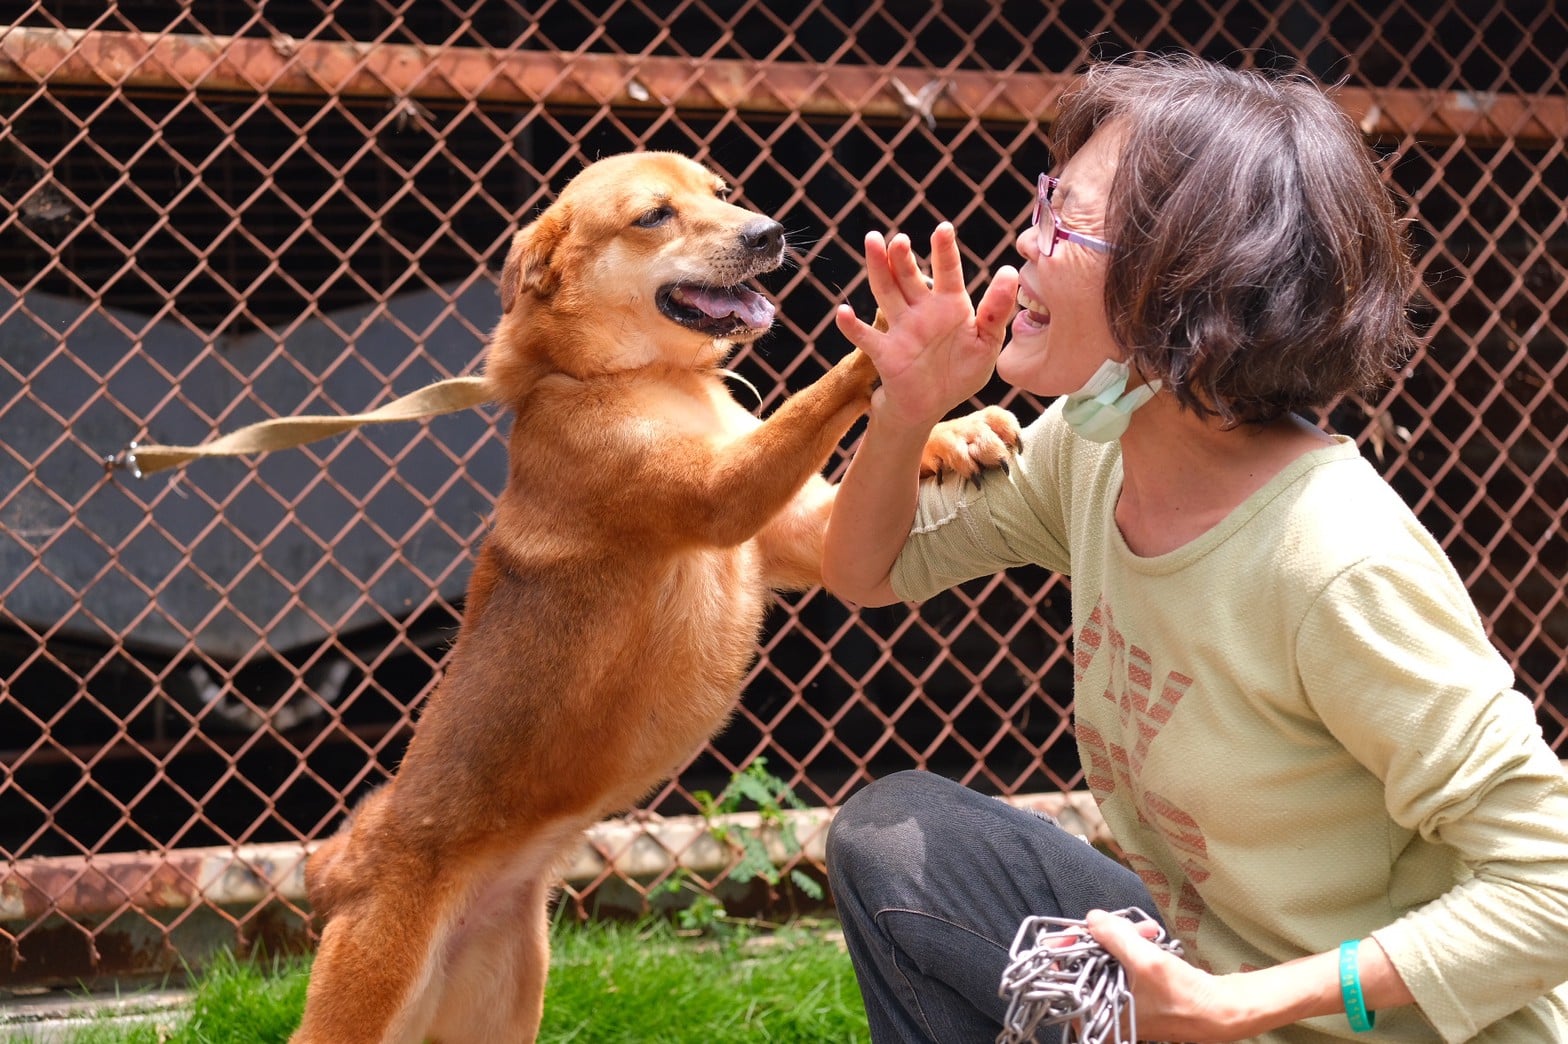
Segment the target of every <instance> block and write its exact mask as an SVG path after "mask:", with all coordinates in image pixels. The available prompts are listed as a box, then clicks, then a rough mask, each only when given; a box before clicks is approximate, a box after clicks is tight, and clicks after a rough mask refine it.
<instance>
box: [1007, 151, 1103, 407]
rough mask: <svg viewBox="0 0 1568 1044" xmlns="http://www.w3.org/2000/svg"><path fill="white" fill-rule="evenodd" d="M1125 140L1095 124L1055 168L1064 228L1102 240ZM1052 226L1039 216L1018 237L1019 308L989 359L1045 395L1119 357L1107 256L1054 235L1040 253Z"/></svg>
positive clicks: (1070, 388) (1077, 383)
mask: <svg viewBox="0 0 1568 1044" xmlns="http://www.w3.org/2000/svg"><path fill="white" fill-rule="evenodd" d="M1124 140H1125V135H1124V133H1123V132H1122V130H1121V129H1120V128H1119V127H1117V126H1116V125H1114V124H1112V125H1109V126H1106V127H1102V128H1100V129H1099V130H1098V131H1096V132H1095V133H1094V135H1093V136H1092V137H1090V139H1089V140H1088V141H1087V142H1085V143H1084V146H1083V148H1081V149H1079V150H1078V152H1077V154H1076V155H1074V156H1073V158H1072V159H1071V160H1070V161H1068V163H1067V166H1065V167H1064V168H1062V173H1061V178H1060V181H1059V183H1058V184H1057V186H1056V191H1055V192H1054V193H1053V194H1052V196H1051V206H1052V208H1053V209H1054V210H1055V211H1056V217H1057V220H1059V221H1060V222H1061V224H1062V227H1063V228H1066V229H1069V230H1071V231H1073V232H1079V233H1083V234H1085V235H1089V236H1093V237H1095V238H1097V239H1104V238H1105V204H1106V199H1107V197H1108V195H1109V193H1110V189H1111V175H1112V174H1113V173H1115V170H1116V161H1117V158H1118V157H1119V156H1120V155H1121V149H1122V144H1123V142H1124ZM1051 231H1052V230H1051V223H1050V218H1049V216H1048V215H1046V216H1042V217H1041V219H1040V224H1039V226H1038V227H1031V228H1028V229H1025V230H1024V232H1023V234H1022V235H1020V236H1019V237H1018V252H1019V253H1020V254H1022V255H1023V258H1024V266H1023V269H1022V271H1021V272H1020V273H1019V282H1018V304H1019V308H1020V311H1019V313H1018V315H1017V317H1016V318H1015V319H1014V320H1013V327H1012V337H1011V338H1010V339H1009V340H1008V342H1007V345H1006V346H1005V347H1004V348H1003V349H1002V354H1001V355H1000V356H999V357H998V358H997V360H996V372H997V373H998V374H999V375H1000V376H1001V377H1002V379H1003V380H1005V381H1007V382H1008V383H1009V384H1012V385H1014V386H1015V387H1018V388H1022V389H1024V390H1025V391H1030V392H1034V393H1036V394H1038V395H1044V396H1057V395H1066V394H1068V393H1070V392H1075V391H1077V390H1078V389H1079V388H1081V387H1083V386H1084V384H1085V383H1087V382H1088V380H1089V378H1090V377H1092V376H1094V371H1095V370H1097V369H1099V367H1100V364H1101V363H1102V362H1104V361H1105V360H1106V359H1115V358H1120V357H1121V352H1120V351H1119V350H1118V348H1117V346H1116V341H1115V339H1114V338H1113V337H1112V336H1111V327H1110V321H1109V319H1108V318H1107V317H1106V314H1105V266H1106V262H1107V260H1108V257H1107V255H1106V254H1104V253H1101V252H1100V251H1097V250H1094V249H1092V248H1090V247H1086V246H1083V245H1082V244H1079V243H1073V242H1069V241H1067V240H1065V239H1059V240H1058V241H1057V243H1056V248H1055V250H1054V251H1053V253H1052V254H1051V256H1049V257H1046V256H1044V255H1043V254H1042V249H1043V248H1044V247H1045V246H1046V245H1047V242H1048V241H1047V239H1046V237H1047V236H1049V235H1050V234H1051Z"/></svg>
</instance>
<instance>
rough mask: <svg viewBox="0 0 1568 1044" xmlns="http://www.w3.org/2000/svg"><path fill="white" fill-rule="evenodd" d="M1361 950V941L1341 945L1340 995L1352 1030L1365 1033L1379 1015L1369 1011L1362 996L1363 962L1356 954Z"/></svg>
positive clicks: (1351, 941) (1350, 941)
mask: <svg viewBox="0 0 1568 1044" xmlns="http://www.w3.org/2000/svg"><path fill="white" fill-rule="evenodd" d="M1360 948H1361V940H1359V939H1351V940H1349V941H1347V942H1342V943H1340V944H1339V995H1340V996H1341V997H1343V998H1344V1001H1345V1018H1347V1019H1349V1020H1350V1028H1351V1029H1353V1030H1355V1031H1356V1032H1357V1033H1365V1032H1366V1031H1367V1030H1369V1029H1371V1028H1372V1024H1373V1023H1374V1022H1376V1021H1377V1013H1376V1012H1372V1011H1368V1010H1367V1002H1366V998H1365V997H1363V996H1362V995H1361V961H1360V958H1359V957H1358V956H1357V954H1356V951H1357V950H1359V949H1360Z"/></svg>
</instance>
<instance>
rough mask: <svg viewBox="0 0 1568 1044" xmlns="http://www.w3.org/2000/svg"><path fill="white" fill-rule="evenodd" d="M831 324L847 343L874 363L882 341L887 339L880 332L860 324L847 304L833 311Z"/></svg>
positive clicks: (858, 318) (870, 326)
mask: <svg viewBox="0 0 1568 1044" xmlns="http://www.w3.org/2000/svg"><path fill="white" fill-rule="evenodd" d="M833 322H834V324H835V325H836V326H837V327H838V330H839V333H841V334H843V335H844V336H845V337H847V338H848V339H849V343H850V344H852V345H854V346H855V347H856V348H859V349H860V350H861V351H863V352H865V353H866V354H867V355H869V356H871V361H872V362H876V361H877V357H878V356H879V355H880V354H881V349H882V341H883V339H884V338H886V337H887V335H886V334H885V333H883V332H882V331H881V330H878V329H876V328H875V327H873V326H872V325H871V324H870V323H866V322H862V321H861V319H860V317H859V316H857V315H856V314H855V310H854V309H853V308H851V307H850V306H849V305H847V304H841V305H839V306H838V307H837V308H836V309H834V310H833Z"/></svg>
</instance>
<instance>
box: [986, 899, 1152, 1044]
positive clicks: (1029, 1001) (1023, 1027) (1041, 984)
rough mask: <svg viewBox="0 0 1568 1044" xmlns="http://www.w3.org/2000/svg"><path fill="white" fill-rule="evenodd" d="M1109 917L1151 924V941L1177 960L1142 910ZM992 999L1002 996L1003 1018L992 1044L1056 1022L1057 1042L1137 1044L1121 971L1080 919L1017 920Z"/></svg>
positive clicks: (1014, 1041)
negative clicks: (1060, 1029) (1061, 1032)
mask: <svg viewBox="0 0 1568 1044" xmlns="http://www.w3.org/2000/svg"><path fill="white" fill-rule="evenodd" d="M1114 912H1115V913H1116V914H1117V915H1119V916H1121V917H1125V918H1127V919H1128V920H1129V921H1133V922H1135V923H1136V922H1144V921H1146V922H1148V923H1150V924H1153V925H1154V927H1155V929H1156V934H1155V936H1154V939H1153V941H1154V942H1155V943H1157V944H1159V945H1160V946H1163V947H1164V948H1165V949H1166V950H1168V951H1170V952H1171V953H1173V954H1176V955H1177V956H1178V957H1179V956H1181V952H1182V950H1181V943H1180V942H1179V941H1177V940H1176V939H1173V938H1170V937H1169V936H1168V935H1167V934H1166V932H1165V929H1164V927H1162V926H1161V925H1160V923H1159V922H1158V921H1156V920H1155V919H1154V918H1153V917H1151V916H1149V914H1148V913H1146V912H1145V911H1143V910H1140V909H1138V908H1137V907H1135V906H1134V907H1128V908H1127V909H1125V910H1116V911H1114ZM997 995H998V996H1001V997H1005V998H1007V1014H1006V1015H1005V1016H1004V1018H1003V1021H1002V1032H1001V1033H1000V1034H999V1035H998V1036H997V1038H996V1044H1026V1042H1028V1041H1032V1040H1034V1039H1035V1032H1036V1031H1037V1030H1039V1029H1040V1027H1042V1026H1060V1025H1064V1024H1065V1025H1066V1026H1067V1033H1066V1035H1065V1037H1064V1040H1063V1044H1132V1042H1134V1041H1136V1040H1137V1039H1138V1010H1137V1005H1136V1004H1135V1003H1134V1001H1133V996H1132V990H1131V989H1130V988H1129V987H1128V983H1127V973H1126V971H1125V970H1124V969H1123V968H1122V965H1121V962H1120V961H1118V960H1117V959H1116V958H1114V957H1112V956H1111V955H1110V954H1109V953H1107V952H1106V951H1105V948H1104V947H1102V946H1101V945H1100V944H1099V943H1098V942H1096V941H1095V939H1094V937H1093V936H1092V935H1090V934H1089V932H1088V929H1087V928H1086V927H1085V924H1084V922H1083V921H1081V920H1074V919H1072V918H1069V917H1026V918H1024V921H1023V923H1022V924H1020V925H1019V926H1018V934H1017V935H1015V936H1014V937H1013V945H1012V948H1011V949H1010V950H1009V951H1008V964H1007V969H1006V970H1005V971H1003V972H1002V984H1001V986H1000V988H999V989H998V990H997ZM1123 1015H1125V1016H1126V1026H1125V1027H1124V1026H1123ZM1124 1029H1125V1033H1124Z"/></svg>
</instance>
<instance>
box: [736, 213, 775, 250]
mask: <svg viewBox="0 0 1568 1044" xmlns="http://www.w3.org/2000/svg"><path fill="white" fill-rule="evenodd" d="M740 241H741V243H742V245H744V246H745V248H746V249H747V250H750V251H751V252H752V253H754V254H776V253H778V252H779V248H780V247H782V246H783V245H784V226H783V225H781V224H779V223H778V222H777V221H774V220H772V219H771V218H759V219H758V220H756V221H753V222H752V223H751V224H749V225H747V226H746V227H745V228H743V229H741V231H740Z"/></svg>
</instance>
